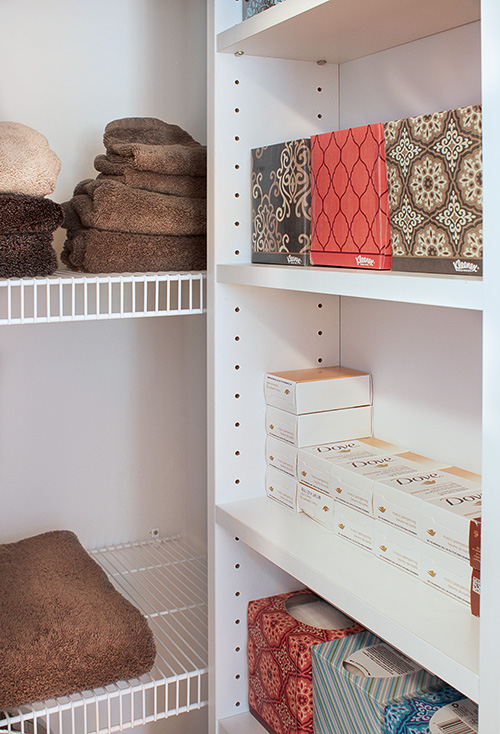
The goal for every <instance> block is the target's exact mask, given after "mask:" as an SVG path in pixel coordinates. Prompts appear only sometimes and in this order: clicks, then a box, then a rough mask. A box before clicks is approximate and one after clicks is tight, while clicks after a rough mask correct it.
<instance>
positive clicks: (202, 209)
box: [71, 181, 206, 236]
mask: <svg viewBox="0 0 500 734" xmlns="http://www.w3.org/2000/svg"><path fill="white" fill-rule="evenodd" d="M76 190H77V191H80V190H83V191H85V193H84V194H77V195H75V196H73V198H72V200H71V202H72V205H73V207H74V209H75V210H76V212H77V214H78V216H79V217H80V220H81V222H82V224H83V226H84V227H85V228H89V227H90V228H95V229H102V230H111V231H113V232H129V233H137V234H168V235H174V236H180V235H182V236H184V235H204V234H205V231H206V202H205V200H204V199H190V198H188V197H183V196H169V195H168V194H159V193H157V192H155V191H144V190H143V189H133V188H130V187H129V186H125V185H124V184H122V183H117V182H116V181H88V182H83V184H80V185H79V186H78V187H77V189H76Z"/></svg>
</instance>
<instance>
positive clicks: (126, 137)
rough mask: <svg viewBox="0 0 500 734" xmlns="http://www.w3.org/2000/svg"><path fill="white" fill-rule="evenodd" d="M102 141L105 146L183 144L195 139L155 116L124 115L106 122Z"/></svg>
mask: <svg viewBox="0 0 500 734" xmlns="http://www.w3.org/2000/svg"><path fill="white" fill-rule="evenodd" d="M103 142H104V146H105V148H107V147H108V146H109V145H113V144H114V143H148V144H149V145H175V144H176V143H180V144H181V145H185V144H186V143H194V142H196V141H195V140H194V138H192V137H191V135H190V134H189V133H187V132H186V131H185V130H183V129H182V128H181V127H179V126H178V125H172V124H171V123H169V122H164V121H163V120H159V119H158V118H156V117H124V118H122V119H121V120H112V121H111V122H108V124H107V125H106V127H105V129H104V136H103Z"/></svg>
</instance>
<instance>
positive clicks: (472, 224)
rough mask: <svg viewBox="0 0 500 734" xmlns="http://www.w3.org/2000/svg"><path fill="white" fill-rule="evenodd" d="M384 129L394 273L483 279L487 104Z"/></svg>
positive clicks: (391, 124) (412, 119)
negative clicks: (484, 122)
mask: <svg viewBox="0 0 500 734" xmlns="http://www.w3.org/2000/svg"><path fill="white" fill-rule="evenodd" d="M384 129H385V149H386V156H387V177H388V184H389V208H390V217H391V237H392V254H393V259H392V267H393V270H403V271H419V272H426V273H454V274H458V275H482V253H483V244H482V243H483V228H482V201H483V196H482V145H481V129H482V127H481V107H479V106H476V107H463V108H460V109H455V110H451V111H447V112H436V113H434V114H432V115H422V116H420V117H411V118H407V119H404V120H397V121H393V122H388V123H386V124H385V126H384Z"/></svg>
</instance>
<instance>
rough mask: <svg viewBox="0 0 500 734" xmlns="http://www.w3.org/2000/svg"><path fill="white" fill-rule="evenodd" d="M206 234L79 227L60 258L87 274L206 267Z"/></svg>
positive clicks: (154, 271)
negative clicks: (108, 230)
mask: <svg viewBox="0 0 500 734" xmlns="http://www.w3.org/2000/svg"><path fill="white" fill-rule="evenodd" d="M206 249H207V247H206V239H205V237H171V236H169V235H141V234H129V233H126V232H107V231H101V230H98V229H80V230H75V231H73V232H71V233H68V237H67V239H66V241H65V243H64V247H63V251H62V253H61V260H62V261H63V263H65V264H66V265H67V266H68V267H69V268H70V269H71V270H81V271H83V272H86V273H124V272H128V273H134V272H149V273H157V272H160V271H184V270H204V269H205V268H206Z"/></svg>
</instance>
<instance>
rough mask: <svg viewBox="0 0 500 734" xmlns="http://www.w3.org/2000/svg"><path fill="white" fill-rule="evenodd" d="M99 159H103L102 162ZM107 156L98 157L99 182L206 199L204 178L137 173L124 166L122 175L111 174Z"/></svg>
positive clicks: (150, 172) (96, 162) (149, 172)
mask: <svg viewBox="0 0 500 734" xmlns="http://www.w3.org/2000/svg"><path fill="white" fill-rule="evenodd" d="M98 159H103V160H102V161H101V160H99V161H98ZM107 163H108V161H107V158H106V156H105V155H101V156H97V158H96V159H95V163H94V165H95V168H96V170H97V171H102V173H99V175H98V176H97V181H118V183H122V184H125V186H131V187H132V188H134V189H145V190H147V191H157V192H158V193H160V194H170V195H171V196H189V197H192V198H194V199H205V198H206V195H207V182H206V178H205V177H204V176H169V175H168V174H166V173H153V172H152V171H136V170H135V168H128V167H127V166H123V167H122V170H121V171H120V173H116V174H115V173H111V170H112V166H111V168H108V165H107ZM100 166H102V167H100Z"/></svg>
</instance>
